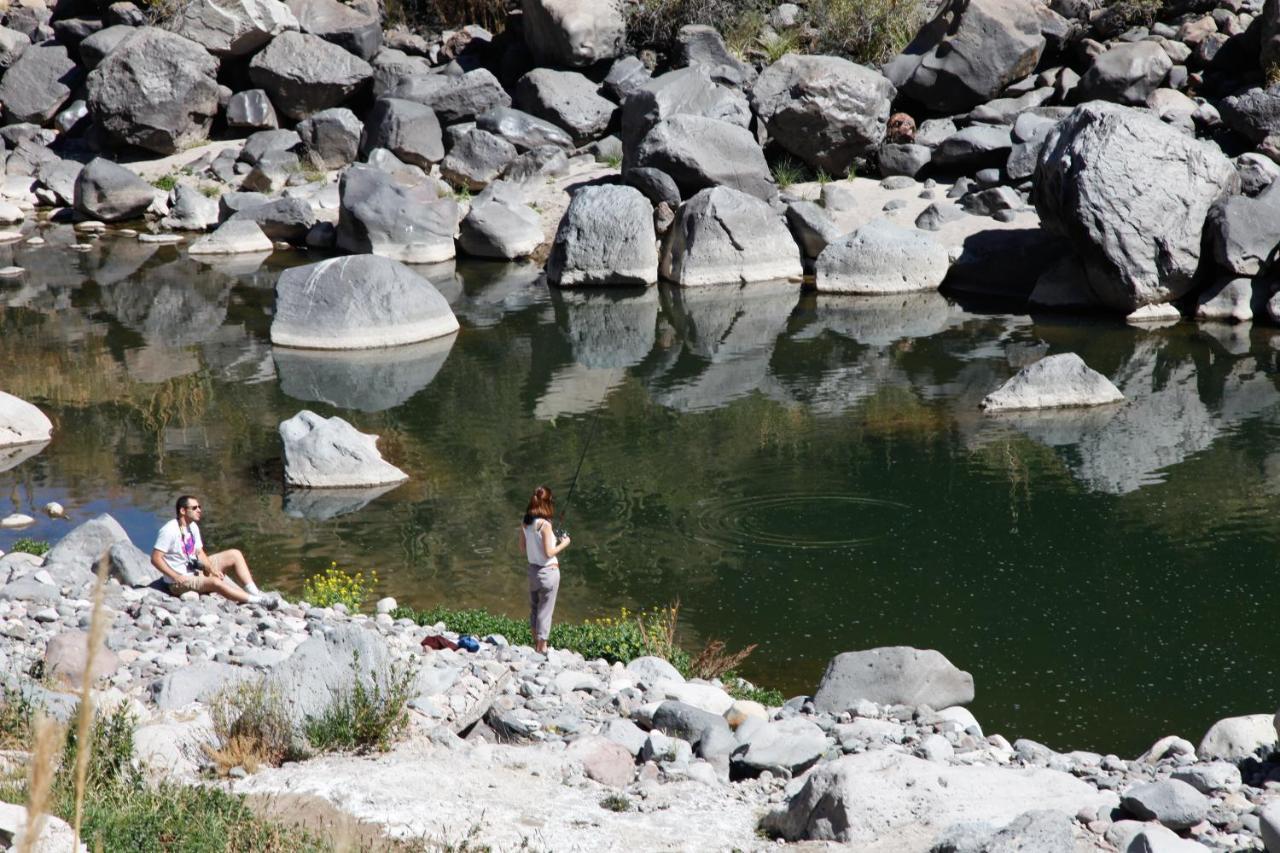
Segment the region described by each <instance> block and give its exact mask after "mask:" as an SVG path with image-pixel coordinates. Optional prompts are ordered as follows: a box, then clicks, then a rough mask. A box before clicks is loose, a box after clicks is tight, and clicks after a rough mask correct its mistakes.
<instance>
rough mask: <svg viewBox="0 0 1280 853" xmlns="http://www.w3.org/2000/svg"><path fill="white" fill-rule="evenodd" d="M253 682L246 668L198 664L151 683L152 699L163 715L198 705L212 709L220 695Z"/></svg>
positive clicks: (229, 665) (219, 664)
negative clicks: (166, 712)
mask: <svg viewBox="0 0 1280 853" xmlns="http://www.w3.org/2000/svg"><path fill="white" fill-rule="evenodd" d="M250 678H252V673H251V672H250V671H249V670H248V669H247V668H245V667H241V666H232V665H231V664H229V663H216V662H214V661H211V660H202V661H196V662H195V663H192V664H189V665H188V666H184V667H182V668H180V669H175V670H173V671H172V672H169V673H166V674H165V675H163V676H161V677H160V678H158V679H156V680H155V681H153V682H151V685H150V691H151V699H152V701H154V702H155V703H156V707H157V708H159V709H160V710H161V711H175V710H177V709H179V708H185V707H187V706H188V705H192V704H194V703H196V702H200V703H203V704H205V705H209V704H212V702H213V700H214V699H215V698H216V697H217V696H218V694H219V693H222V692H223V691H224V690H228V689H230V688H233V687H234V686H235V685H236V684H239V683H241V682H244V681H247V680H249V679H250Z"/></svg>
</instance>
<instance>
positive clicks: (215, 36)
mask: <svg viewBox="0 0 1280 853" xmlns="http://www.w3.org/2000/svg"><path fill="white" fill-rule="evenodd" d="M297 28H298V20H297V18H295V17H294V16H293V12H291V11H289V7H288V6H286V5H285V4H284V3H281V2H280V0H192V2H189V3H184V4H182V5H180V6H178V7H177V11H176V12H175V13H174V15H173V17H172V18H170V19H169V21H168V22H167V23H166V24H165V29H168V30H171V31H173V32H175V33H177V34H178V35H180V36H185V37H186V38H189V39H191V40H192V41H193V42H195V43H196V44H198V45H200V46H201V47H203V48H204V49H205V50H207V51H209V52H210V53H212V54H214V55H215V56H248V55H249V54H251V53H253V52H254V51H255V50H257V49H258V48H260V47H262V46H263V45H265V44H266V43H267V42H269V41H271V39H273V38H275V37H276V36H278V35H280V33H283V32H285V31H287V30H296V29H297Z"/></svg>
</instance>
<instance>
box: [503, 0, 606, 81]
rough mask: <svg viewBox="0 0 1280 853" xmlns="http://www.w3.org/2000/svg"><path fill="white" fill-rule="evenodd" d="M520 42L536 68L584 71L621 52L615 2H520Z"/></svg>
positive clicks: (537, 0) (556, 0)
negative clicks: (540, 66)
mask: <svg viewBox="0 0 1280 853" xmlns="http://www.w3.org/2000/svg"><path fill="white" fill-rule="evenodd" d="M521 9H522V10H523V13H524V14H523V29H524V41H525V44H526V45H527V46H528V48H529V53H531V54H532V55H533V59H534V61H535V62H537V63H538V64H539V65H552V66H556V65H558V66H563V67H566V68H585V67H587V66H589V65H595V64H596V63H597V62H600V61H601V60H604V59H612V58H613V57H615V56H617V55H618V54H619V53H621V52H622V47H623V40H624V38H625V37H626V22H625V20H624V19H623V17H622V5H621V3H619V2H617V0H522V2H521Z"/></svg>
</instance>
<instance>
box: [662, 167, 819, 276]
mask: <svg viewBox="0 0 1280 853" xmlns="http://www.w3.org/2000/svg"><path fill="white" fill-rule="evenodd" d="M659 272H660V274H661V275H662V277H663V278H665V279H667V280H668V281H672V282H675V283H676V284H679V285H682V286H685V287H692V286H697V285H704V284H739V283H741V284H746V283H748V282H753V281H768V280H771V279H779V278H789V277H793V276H795V277H798V276H799V275H800V274H801V272H802V270H801V265H800V249H799V247H798V246H797V245H796V241H795V239H794V238H793V237H792V236H791V232H790V231H788V230H787V226H786V225H785V224H784V223H783V222H782V220H781V219H779V217H778V216H777V214H776V213H775V212H774V211H773V208H771V207H770V206H769V205H768V204H766V203H765V202H763V201H761V200H760V199H758V198H756V197H754V196H750V195H747V194H746V193H742V192H738V191H737V190H734V189H730V188H729V187H713V188H711V189H705V190H702V191H701V192H699V193H698V194H697V195H695V196H694V197H693V198H691V199H689V201H687V202H685V203H684V204H683V205H681V206H680V210H679V212H678V213H677V214H676V221H675V223H674V224H673V225H672V226H671V230H670V232H668V234H667V239H666V242H665V244H664V245H663V248H662V255H661V261H660V268H659Z"/></svg>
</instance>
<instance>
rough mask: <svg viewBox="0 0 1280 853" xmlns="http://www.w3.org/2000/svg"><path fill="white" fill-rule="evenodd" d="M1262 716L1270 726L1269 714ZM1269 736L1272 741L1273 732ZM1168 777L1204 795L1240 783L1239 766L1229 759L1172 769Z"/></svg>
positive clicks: (1238, 786)
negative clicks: (1184, 783)
mask: <svg viewBox="0 0 1280 853" xmlns="http://www.w3.org/2000/svg"><path fill="white" fill-rule="evenodd" d="M1262 716H1264V717H1267V725H1268V726H1270V724H1271V718H1270V716H1268V715H1266V714H1263V715H1262ZM1271 738H1272V741H1273V742H1274V740H1275V734H1274V733H1273V734H1272V736H1271ZM1169 778H1170V779H1177V780H1178V781H1179V782H1186V783H1187V784H1188V785H1190V786H1191V787H1193V788H1195V789H1196V790H1197V791H1199V792H1200V793H1202V794H1204V795H1205V796H1213V795H1214V794H1217V793H1230V792H1231V791H1236V790H1239V789H1240V785H1241V783H1242V780H1241V778H1240V768H1239V767H1237V766H1236V765H1235V764H1232V763H1231V762H1230V761H1207V762H1198V763H1196V764H1192V765H1191V766H1190V767H1183V768H1181V769H1178V770H1175V771H1173V773H1172V774H1171V775H1170V776H1169Z"/></svg>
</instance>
